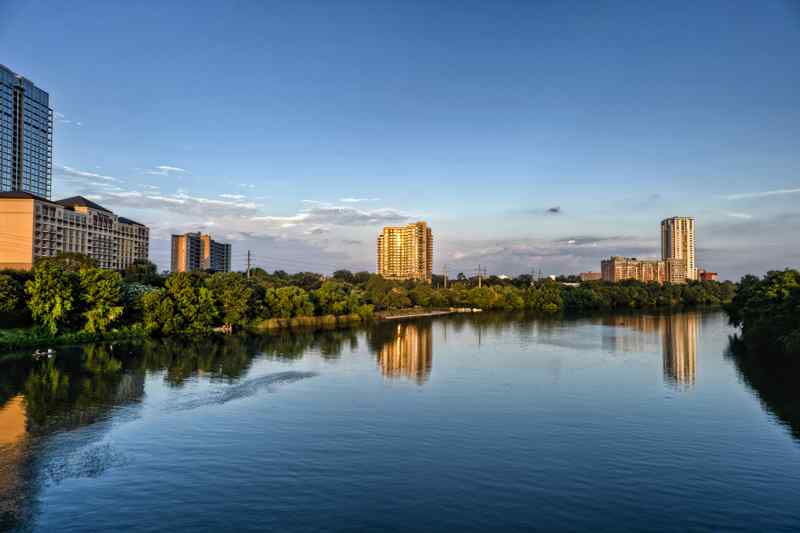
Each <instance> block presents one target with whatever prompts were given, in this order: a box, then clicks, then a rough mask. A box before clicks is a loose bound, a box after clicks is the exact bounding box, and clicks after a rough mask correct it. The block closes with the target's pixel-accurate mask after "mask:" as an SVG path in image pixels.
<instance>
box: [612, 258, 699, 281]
mask: <svg viewBox="0 0 800 533" xmlns="http://www.w3.org/2000/svg"><path fill="white" fill-rule="evenodd" d="M600 270H601V275H602V278H603V281H610V282H612V283H617V282H619V281H624V280H626V279H633V280H637V281H642V282H645V283H648V282H655V283H662V284H663V283H686V263H685V261H683V260H682V259H667V260H666V261H663V260H661V261H660V260H658V259H636V258H635V257H633V258H632V257H620V256H614V257H612V258H610V259H604V260H603V261H602V262H601V263H600Z"/></svg>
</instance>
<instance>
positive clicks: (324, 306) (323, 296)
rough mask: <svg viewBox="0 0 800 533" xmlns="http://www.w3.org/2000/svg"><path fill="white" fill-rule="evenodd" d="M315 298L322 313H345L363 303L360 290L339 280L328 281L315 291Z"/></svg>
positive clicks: (352, 310)
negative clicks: (351, 287)
mask: <svg viewBox="0 0 800 533" xmlns="http://www.w3.org/2000/svg"><path fill="white" fill-rule="evenodd" d="M313 297H314V300H315V301H316V304H317V308H318V309H319V313H320V314H321V315H345V314H348V313H352V312H355V309H357V308H358V306H360V305H361V303H362V302H361V298H360V296H359V292H357V291H352V290H351V289H350V287H349V286H347V285H346V284H344V283H340V282H338V281H326V282H325V283H323V284H322V286H321V287H320V288H319V289H317V290H316V291H314V293H313Z"/></svg>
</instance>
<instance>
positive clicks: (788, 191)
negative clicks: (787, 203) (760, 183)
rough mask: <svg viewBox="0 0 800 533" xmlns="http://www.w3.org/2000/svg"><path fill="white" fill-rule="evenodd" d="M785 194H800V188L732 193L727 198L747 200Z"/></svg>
mask: <svg viewBox="0 0 800 533" xmlns="http://www.w3.org/2000/svg"><path fill="white" fill-rule="evenodd" d="M784 194H800V189H777V190H774V191H762V192H746V193H741V194H730V195H728V196H726V197H725V198H727V199H728V200H745V199H747V198H766V197H768V196H782V195H784Z"/></svg>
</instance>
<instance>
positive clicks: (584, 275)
mask: <svg viewBox="0 0 800 533" xmlns="http://www.w3.org/2000/svg"><path fill="white" fill-rule="evenodd" d="M578 276H579V277H580V278H581V281H599V280H601V279H603V273H602V272H581V273H580V274H578Z"/></svg>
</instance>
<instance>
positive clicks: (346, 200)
mask: <svg viewBox="0 0 800 533" xmlns="http://www.w3.org/2000/svg"><path fill="white" fill-rule="evenodd" d="M339 201H340V202H344V203H348V204H355V203H359V202H378V201H380V198H339Z"/></svg>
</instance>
